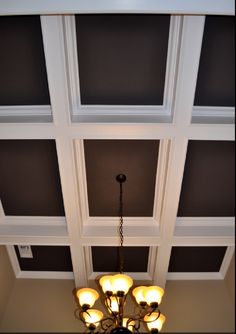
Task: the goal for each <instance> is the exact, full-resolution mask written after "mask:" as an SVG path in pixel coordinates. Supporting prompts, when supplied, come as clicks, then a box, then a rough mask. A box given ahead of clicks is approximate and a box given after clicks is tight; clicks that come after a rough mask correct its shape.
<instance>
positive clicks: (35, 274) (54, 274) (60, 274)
mask: <svg viewBox="0 0 236 334" xmlns="http://www.w3.org/2000/svg"><path fill="white" fill-rule="evenodd" d="M16 278H25V279H29V278H30V279H65V280H73V279H74V274H73V272H65V271H28V270H21V271H20V272H19V273H18V275H17V276H16Z"/></svg>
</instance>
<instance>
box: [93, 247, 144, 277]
mask: <svg viewBox="0 0 236 334" xmlns="http://www.w3.org/2000/svg"><path fill="white" fill-rule="evenodd" d="M123 255H124V268H123V270H124V271H125V272H147V267H148V256H149V247H123ZM92 260H93V271H94V272H119V271H120V267H119V247H102V246H93V247H92Z"/></svg>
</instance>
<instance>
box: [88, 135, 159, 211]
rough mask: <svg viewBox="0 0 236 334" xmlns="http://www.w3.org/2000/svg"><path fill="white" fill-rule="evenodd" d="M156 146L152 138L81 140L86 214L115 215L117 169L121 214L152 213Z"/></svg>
mask: <svg viewBox="0 0 236 334" xmlns="http://www.w3.org/2000/svg"><path fill="white" fill-rule="evenodd" d="M158 147H159V142H158V141H154V140H85V141H84V150H85V163H86V176H87V189H88V202H89V214H90V216H118V212H119V183H118V182H117V181H116V176H117V175H118V174H121V173H122V174H125V175H126V177H127V180H126V182H125V183H124V186H123V202H124V216H136V217H137V216H145V217H149V216H152V215H153V202H154V193H155V181H156V167H157V159H158Z"/></svg>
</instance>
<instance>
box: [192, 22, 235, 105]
mask: <svg viewBox="0 0 236 334" xmlns="http://www.w3.org/2000/svg"><path fill="white" fill-rule="evenodd" d="M194 105H196V106H223V107H226V106H227V107H232V106H234V105H235V18H234V17H233V16H232V17H230V16H206V21H205V29H204V35H203V42H202V51H201V58H200V65H199V73H198V79H197V87H196V94H195V101H194Z"/></svg>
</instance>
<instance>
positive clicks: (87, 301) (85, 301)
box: [76, 288, 99, 307]
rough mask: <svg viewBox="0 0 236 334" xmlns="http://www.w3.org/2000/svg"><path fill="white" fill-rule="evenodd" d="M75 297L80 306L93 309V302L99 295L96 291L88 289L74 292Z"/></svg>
mask: <svg viewBox="0 0 236 334" xmlns="http://www.w3.org/2000/svg"><path fill="white" fill-rule="evenodd" d="M76 296H77V298H78V299H79V303H80V305H81V306H82V307H83V305H88V306H89V307H93V305H94V303H95V301H96V300H97V299H98V297H99V294H98V292H97V291H96V290H94V289H90V288H83V289H79V290H78V291H77V292H76Z"/></svg>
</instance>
